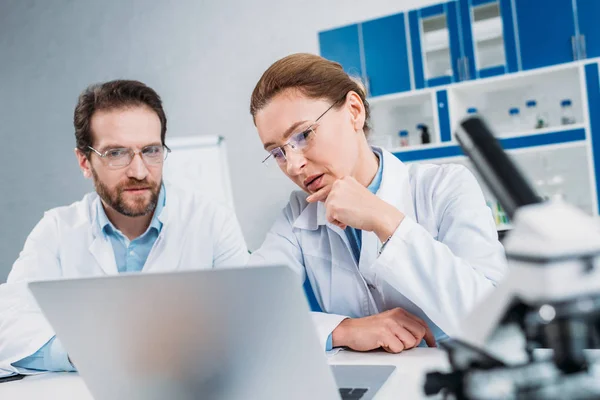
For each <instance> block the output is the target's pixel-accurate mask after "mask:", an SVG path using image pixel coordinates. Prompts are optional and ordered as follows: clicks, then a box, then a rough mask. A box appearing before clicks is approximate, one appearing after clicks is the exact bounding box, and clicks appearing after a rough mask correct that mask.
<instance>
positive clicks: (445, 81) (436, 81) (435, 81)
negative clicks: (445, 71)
mask: <svg viewBox="0 0 600 400" xmlns="http://www.w3.org/2000/svg"><path fill="white" fill-rule="evenodd" d="M451 83H452V77H451V76H440V77H439V78H432V79H428V80H427V87H436V86H445V85H449V84H451Z"/></svg>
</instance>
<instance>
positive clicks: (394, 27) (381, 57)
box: [362, 13, 411, 96]
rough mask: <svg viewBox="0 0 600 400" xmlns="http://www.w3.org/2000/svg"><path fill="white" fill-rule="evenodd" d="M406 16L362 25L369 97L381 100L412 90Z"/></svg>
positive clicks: (398, 15)
mask: <svg viewBox="0 0 600 400" xmlns="http://www.w3.org/2000/svg"><path fill="white" fill-rule="evenodd" d="M404 17H405V16H404V13H401V14H396V15H391V16H389V17H385V18H380V19H376V20H373V21H368V22H365V23H363V24H362V37H363V45H364V54H365V65H366V78H367V86H368V88H369V94H370V95H371V96H379V95H383V94H388V93H396V92H404V91H407V90H410V89H411V84H410V68H409V64H408V49H407V44H406V24H405V22H404Z"/></svg>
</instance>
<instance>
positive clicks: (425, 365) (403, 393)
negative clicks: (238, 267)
mask: <svg viewBox="0 0 600 400" xmlns="http://www.w3.org/2000/svg"><path fill="white" fill-rule="evenodd" d="M329 363H330V364H344V365H352V364H363V365H368V364H379V365H395V366H396V371H395V372H394V373H393V375H392V376H391V377H390V379H389V380H388V381H387V382H386V384H385V385H384V386H383V387H382V388H381V390H380V392H379V393H378V394H377V396H376V399H377V400H385V399H394V400H397V399H419V398H423V397H425V396H424V395H423V389H422V388H423V383H424V381H425V373H426V372H428V371H432V370H445V371H447V370H448V369H449V366H448V361H447V358H446V353H444V352H443V351H441V350H438V349H428V348H416V349H413V350H409V351H406V352H403V353H400V354H388V353H385V352H371V353H357V352H353V351H340V352H339V353H337V354H336V355H334V356H332V357H330V358H329ZM0 399H19V400H33V399H36V400H37V399H69V400H71V399H73V400H80V399H86V400H87V399H92V396H91V395H90V393H89V391H88V390H87V388H86V386H85V384H84V383H83V380H82V379H81V378H80V377H79V375H77V374H75V373H48V374H41V375H36V376H30V377H27V378H24V379H22V380H20V381H13V382H5V383H1V384H0Z"/></svg>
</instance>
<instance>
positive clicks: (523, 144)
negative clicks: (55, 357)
mask: <svg viewBox="0 0 600 400" xmlns="http://www.w3.org/2000/svg"><path fill="white" fill-rule="evenodd" d="M596 72H597V71H596ZM597 80H598V76H596V82H597ZM596 92H598V89H596ZM598 102H599V104H600V95H599V96H598ZM583 140H585V129H583V128H579V129H571V130H568V131H561V132H553V133H542V134H537V135H528V136H520V137H514V138H505V139H500V143H501V144H502V147H503V148H504V149H505V150H512V149H523V148H527V147H535V146H544V145H549V144H559V143H569V142H577V141H583ZM598 146H600V139H599V144H598ZM599 151H600V149H599ZM394 155H395V156H396V157H398V158H399V159H400V160H402V161H405V162H409V161H420V160H431V159H435V158H448V157H456V156H464V153H463V152H462V149H461V148H460V146H440V147H433V148H424V149H417V150H408V151H401V152H396V153H394ZM598 167H599V166H597V168H598Z"/></svg>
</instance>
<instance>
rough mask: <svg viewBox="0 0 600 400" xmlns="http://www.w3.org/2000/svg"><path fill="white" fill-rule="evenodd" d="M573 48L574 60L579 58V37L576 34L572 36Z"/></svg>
mask: <svg viewBox="0 0 600 400" xmlns="http://www.w3.org/2000/svg"><path fill="white" fill-rule="evenodd" d="M571 49H572V50H573V60H577V59H579V57H577V38H576V37H575V36H571Z"/></svg>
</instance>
